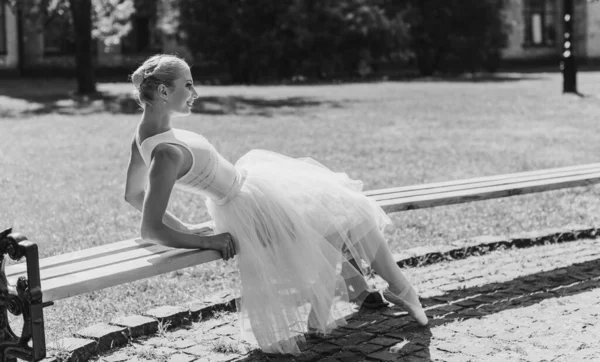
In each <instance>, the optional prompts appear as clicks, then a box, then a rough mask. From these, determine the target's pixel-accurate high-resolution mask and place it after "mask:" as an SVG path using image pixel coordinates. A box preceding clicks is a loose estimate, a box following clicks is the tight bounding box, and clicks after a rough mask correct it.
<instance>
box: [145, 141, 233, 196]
mask: <svg viewBox="0 0 600 362" xmlns="http://www.w3.org/2000/svg"><path fill="white" fill-rule="evenodd" d="M136 142H137V145H138V149H139V150H140V154H141V155H142V158H143V159H144V162H145V163H146V165H148V166H149V165H150V160H151V155H152V151H153V150H154V148H155V147H156V146H158V145H159V144H161V143H171V144H177V145H181V146H182V147H185V148H186V149H187V150H188V151H189V152H190V153H191V155H192V166H191V167H190V170H189V171H188V172H187V173H186V174H185V175H184V176H182V177H181V178H180V179H178V180H177V182H176V183H175V187H176V188H178V189H181V190H183V191H188V192H192V193H195V194H198V195H201V196H204V197H209V198H210V199H212V200H213V201H214V202H215V203H217V204H221V205H223V204H226V203H227V202H229V200H231V199H232V198H233V197H234V196H235V195H236V194H237V192H238V191H239V190H240V188H241V187H242V184H243V183H244V179H245V172H244V171H243V170H238V169H236V168H235V166H234V165H232V164H231V163H230V162H229V161H227V160H226V159H225V158H223V156H221V155H220V154H219V153H218V152H217V150H216V149H215V148H214V147H213V145H212V144H210V142H208V140H207V139H206V138H204V137H203V136H201V135H199V134H197V133H194V132H190V131H185V130H181V129H171V130H169V131H166V132H163V133H159V134H156V135H154V136H151V137H148V138H147V139H145V140H144V141H143V142H141V143H140V142H139V136H138V135H137V134H136Z"/></svg>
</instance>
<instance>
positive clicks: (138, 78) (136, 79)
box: [131, 69, 144, 89]
mask: <svg viewBox="0 0 600 362" xmlns="http://www.w3.org/2000/svg"><path fill="white" fill-rule="evenodd" d="M143 81H144V71H143V70H141V69H138V70H137V71H136V72H135V73H133V75H132V76H131V82H132V83H133V85H134V86H135V87H136V88H137V89H140V86H141V85H142V82H143Z"/></svg>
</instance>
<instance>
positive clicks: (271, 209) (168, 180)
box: [125, 54, 427, 354]
mask: <svg viewBox="0 0 600 362" xmlns="http://www.w3.org/2000/svg"><path fill="white" fill-rule="evenodd" d="M131 78H132V82H133V84H134V86H135V89H136V94H137V98H138V101H139V104H140V105H141V107H142V108H143V109H144V111H143V114H142V118H141V121H140V123H139V126H138V128H137V129H136V133H135V135H134V137H133V141H132V144H131V158H130V162H129V167H128V170H127V181H126V191H125V199H126V200H127V202H129V203H130V204H131V205H133V206H134V207H136V208H137V209H138V210H140V211H141V212H142V221H141V236H142V238H143V239H144V240H150V241H152V242H155V243H158V244H162V245H166V246H169V247H174V248H191V249H212V250H217V251H219V252H220V253H221V255H222V256H223V259H224V260H230V259H232V258H233V257H234V256H236V255H237V258H236V259H237V266H238V268H239V273H240V284H241V293H240V294H241V298H240V301H239V303H238V311H239V313H240V318H239V320H240V329H241V335H242V337H244V338H246V339H249V340H253V341H256V342H257V343H258V345H259V346H260V348H261V349H262V350H263V351H264V352H268V353H291V354H298V353H300V349H299V347H298V343H299V342H300V341H302V340H303V336H304V334H305V333H307V332H308V331H314V332H319V333H328V332H330V331H331V330H332V329H333V328H336V327H337V326H341V325H345V323H346V322H345V320H344V316H345V315H346V314H347V312H348V310H347V306H348V303H347V302H348V301H349V299H350V297H349V294H351V295H352V296H354V297H355V296H357V295H365V292H368V290H367V288H368V287H367V284H366V283H365V282H364V279H363V277H362V275H361V273H360V271H359V270H358V269H360V268H362V266H363V265H370V266H371V267H372V268H373V269H374V270H375V272H376V273H377V274H379V275H380V276H381V277H382V278H383V279H384V280H385V281H386V282H387V283H388V287H387V288H386V290H385V291H384V296H385V298H386V299H387V300H388V301H389V302H391V303H394V304H397V305H400V306H402V307H404V308H405V309H406V310H407V311H408V313H409V314H410V315H411V316H412V317H413V318H414V319H415V320H416V321H417V323H418V324H420V325H426V324H427V316H426V315H425V313H424V310H423V308H422V307H421V304H420V302H419V299H418V296H417V293H416V291H415V290H414V288H413V287H412V285H411V284H410V282H409V281H408V280H407V279H406V277H405V276H404V275H403V273H402V272H401V270H400V268H399V267H398V265H397V264H396V263H395V262H394V260H393V258H392V255H391V253H390V250H389V247H388V245H387V242H386V241H385V239H384V236H383V233H382V231H383V229H384V228H385V227H386V226H388V225H390V224H391V220H390V219H389V217H388V216H387V214H386V213H385V212H384V211H383V210H382V209H381V208H380V207H379V206H378V205H377V204H376V202H375V201H373V200H371V199H369V198H367V197H366V196H365V195H364V194H363V193H362V186H363V185H362V182H360V181H357V180H352V179H350V178H349V177H348V176H347V175H346V174H345V173H336V172H333V171H331V170H330V169H328V168H327V167H325V166H323V165H322V164H320V163H318V162H317V161H315V160H313V159H311V158H302V159H294V158H290V157H286V156H284V155H281V154H278V153H274V152H270V151H265V150H252V151H250V152H248V153H247V154H246V155H244V156H243V157H241V158H240V159H239V160H238V161H237V162H236V163H235V165H234V164H231V163H230V162H228V161H227V160H226V159H225V158H224V157H223V156H221V155H220V154H219V153H218V152H217V150H216V149H215V148H214V147H213V145H212V144H211V143H210V142H209V141H208V140H207V139H206V138H205V137H203V136H201V135H199V134H197V133H194V132H190V131H186V130H182V129H177V128H172V126H171V118H172V117H177V116H185V115H189V114H190V112H191V108H192V105H193V102H194V100H195V99H197V98H198V93H197V92H196V90H195V88H194V83H193V79H192V75H191V71H190V68H189V66H188V64H187V63H186V62H185V61H184V60H183V59H181V58H179V57H177V56H174V55H164V54H161V55H155V56H153V57H151V58H149V59H148V60H146V61H145V62H144V63H143V64H142V65H141V66H140V67H139V68H138V69H137V70H136V71H135V72H134V73H133V74H132V76H131ZM173 188H178V189H181V190H184V191H189V192H191V193H193V194H196V195H199V196H201V197H204V198H205V204H206V207H207V209H208V212H209V214H210V216H211V218H212V221H213V225H214V233H213V230H206V229H198V228H195V227H194V226H192V225H189V224H186V223H183V222H182V221H181V220H179V219H178V218H177V217H176V216H174V215H173V214H172V213H170V212H168V211H166V209H167V205H168V202H169V198H170V195H171V192H172V190H173ZM350 260H356V261H360V262H359V263H350ZM350 280H352V281H353V282H352V283H348V282H347V281H350ZM361 280H362V282H361ZM357 281H358V282H357ZM367 294H368V293H367Z"/></svg>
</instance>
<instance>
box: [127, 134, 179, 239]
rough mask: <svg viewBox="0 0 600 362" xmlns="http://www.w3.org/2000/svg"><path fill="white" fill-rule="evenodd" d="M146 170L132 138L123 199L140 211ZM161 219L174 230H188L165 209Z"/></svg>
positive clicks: (146, 175)
mask: <svg viewBox="0 0 600 362" xmlns="http://www.w3.org/2000/svg"><path fill="white" fill-rule="evenodd" d="M148 171H149V170H148V167H146V164H145V163H144V159H143V158H142V155H140V151H139V149H138V147H137V144H136V142H135V139H134V140H133V142H132V143H131V156H130V160H129V167H128V168H127V181H126V184H125V201H127V202H128V203H129V204H130V205H131V206H133V207H135V208H136V209H137V210H139V211H142V207H143V205H144V198H145V197H146V192H145V188H146V184H147V183H148ZM162 221H163V223H165V224H166V225H168V226H170V227H171V228H173V229H175V230H178V231H181V232H188V231H189V227H190V226H188V225H187V224H185V223H184V222H182V221H181V220H179V219H178V218H177V217H175V215H173V214H172V213H170V212H168V211H165V213H164V215H163V220H162Z"/></svg>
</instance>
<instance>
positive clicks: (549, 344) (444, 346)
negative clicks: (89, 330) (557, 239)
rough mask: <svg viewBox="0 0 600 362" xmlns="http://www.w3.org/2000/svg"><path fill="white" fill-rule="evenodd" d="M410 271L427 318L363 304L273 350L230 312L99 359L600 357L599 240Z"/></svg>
mask: <svg viewBox="0 0 600 362" xmlns="http://www.w3.org/2000/svg"><path fill="white" fill-rule="evenodd" d="M406 274H407V276H408V277H409V279H410V280H412V281H414V283H415V286H416V287H417V289H418V290H419V291H420V295H421V297H422V300H423V304H424V306H425V307H426V309H427V314H428V315H429V316H430V317H431V322H430V325H429V326H428V327H424V328H423V327H418V326H417V325H416V324H414V323H413V322H411V320H410V318H409V317H408V316H407V315H406V313H405V312H403V311H402V310H401V309H399V308H395V307H394V308H384V309H380V310H377V311H369V312H365V311H361V312H359V313H357V314H356V315H355V316H353V317H352V319H350V321H349V324H348V325H347V326H345V327H343V328H338V329H337V330H335V331H334V332H333V333H332V335H330V336H327V337H316V336H308V337H307V343H306V345H305V346H304V348H303V353H302V354H301V355H300V356H298V357H289V356H272V355H265V354H263V353H261V352H260V351H258V350H256V349H254V347H252V346H248V345H244V344H240V343H238V342H237V329H236V324H235V319H236V316H235V314H232V313H229V314H221V315H218V316H217V317H215V318H211V319H208V320H204V321H200V322H198V323H193V324H192V325H190V326H187V327H185V328H182V329H179V330H175V331H172V332H164V333H162V334H160V335H159V336H155V337H151V338H148V339H145V340H138V341H135V342H133V343H131V344H129V345H128V346H127V347H124V348H121V349H119V350H116V351H113V352H111V353H110V354H108V355H104V356H101V357H97V358H96V359H95V360H96V361H112V362H116V361H173V362H176V361H185V362H191V361H236V362H237V361H244V362H246V361H248V362H250V361H331V362H335V361H553V362H558V361H568V362H572V361H586V360H589V361H595V360H600V343H598V341H600V240H594V239H583V240H578V241H573V242H566V243H562V244H552V245H544V246H536V247H531V248H524V249H510V250H500V251H495V252H492V253H490V254H487V255H484V256H474V257H468V258H466V259H462V260H456V261H446V262H442V263H436V264H433V265H429V266H426V267H416V268H411V269H406ZM375 283H376V284H379V282H378V281H377V280H375Z"/></svg>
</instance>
